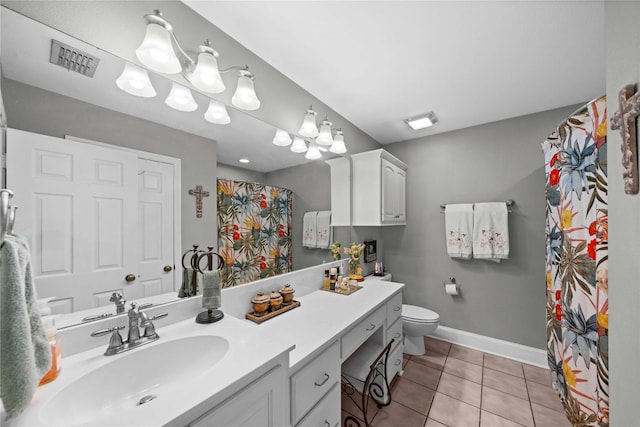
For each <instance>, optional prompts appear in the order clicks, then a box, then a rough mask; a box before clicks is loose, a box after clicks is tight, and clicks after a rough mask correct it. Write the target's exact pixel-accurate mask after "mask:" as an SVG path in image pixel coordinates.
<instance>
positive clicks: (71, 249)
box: [7, 129, 142, 312]
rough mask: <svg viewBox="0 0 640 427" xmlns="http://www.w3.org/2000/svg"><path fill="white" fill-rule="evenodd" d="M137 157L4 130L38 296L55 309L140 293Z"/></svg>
mask: <svg viewBox="0 0 640 427" xmlns="http://www.w3.org/2000/svg"><path fill="white" fill-rule="evenodd" d="M137 180H138V159H137V155H136V154H135V153H132V152H127V151H122V150H117V149H111V148H105V147H99V146H95V145H90V144H86V143H81V142H73V141H68V140H62V139H59V138H54V137H49V136H45V135H38V134H33V133H28V132H23V131H18V130H14V129H8V130H7V185H8V187H9V188H11V189H12V190H13V191H14V193H15V195H14V198H13V199H12V203H14V204H16V205H18V206H19V209H18V212H17V215H16V223H15V231H16V233H17V234H21V235H24V236H26V237H27V238H28V240H29V244H30V246H31V251H32V263H33V267H34V278H35V282H36V287H37V290H38V294H39V296H40V298H45V297H50V296H52V297H53V296H55V299H56V303H55V304H54V306H56V308H57V309H56V311H58V312H69V311H77V310H84V309H88V308H93V307H97V306H100V305H104V304H110V303H109V301H108V299H109V296H110V294H111V293H112V292H114V291H120V292H124V294H125V297H126V298H127V300H132V299H135V298H139V297H140V296H142V292H141V290H140V288H141V286H138V285H137V281H133V282H127V281H125V276H126V275H128V274H134V275H135V276H137V275H138V273H137V268H138V266H137V259H138V254H137V251H138V245H137V244H136V242H137V241H138V237H137V236H138V218H137V200H138V195H137V189H138V187H137Z"/></svg>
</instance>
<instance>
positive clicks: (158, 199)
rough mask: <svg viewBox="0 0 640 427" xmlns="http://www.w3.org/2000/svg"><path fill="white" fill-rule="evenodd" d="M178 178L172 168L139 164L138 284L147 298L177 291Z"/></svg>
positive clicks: (153, 163) (145, 162) (155, 163)
mask: <svg viewBox="0 0 640 427" xmlns="http://www.w3.org/2000/svg"><path fill="white" fill-rule="evenodd" d="M174 174H175V168H174V165H172V164H169V163H164V162H159V161H155V160H149V159H144V158H140V159H139V160H138V224H139V232H138V239H139V240H138V245H139V246H138V253H139V264H138V274H139V277H138V279H137V280H138V281H139V283H140V285H141V292H142V294H143V295H142V296H145V297H147V296H151V295H158V294H163V293H167V292H172V291H174V283H175V282H174V277H175V266H174V258H175V257H174V256H173V252H174V241H175V230H174V229H173V225H174V220H173V200H174V194H173V193H174ZM165 269H166V270H168V271H166V270H165Z"/></svg>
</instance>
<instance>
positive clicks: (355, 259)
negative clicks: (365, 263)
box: [344, 242, 364, 281]
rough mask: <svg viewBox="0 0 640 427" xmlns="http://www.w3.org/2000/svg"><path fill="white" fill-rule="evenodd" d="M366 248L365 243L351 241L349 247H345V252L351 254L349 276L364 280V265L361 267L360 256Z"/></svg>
mask: <svg viewBox="0 0 640 427" xmlns="http://www.w3.org/2000/svg"><path fill="white" fill-rule="evenodd" d="M363 250H364V244H363V243H354V242H351V243H350V244H349V246H348V247H346V248H344V253H345V254H347V255H349V278H350V279H355V280H358V281H362V280H364V277H362V267H360V256H361V255H362V251H363Z"/></svg>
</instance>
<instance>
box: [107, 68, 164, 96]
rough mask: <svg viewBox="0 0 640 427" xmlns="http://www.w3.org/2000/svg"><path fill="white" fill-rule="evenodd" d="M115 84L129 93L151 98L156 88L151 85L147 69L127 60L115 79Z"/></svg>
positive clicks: (154, 94)
mask: <svg viewBox="0 0 640 427" xmlns="http://www.w3.org/2000/svg"><path fill="white" fill-rule="evenodd" d="M116 85H118V87H119V88H120V89H122V90H123V91H125V92H127V93H128V94H130V95H134V96H141V97H143V98H153V97H154V96H156V90H155V89H154V88H153V85H151V81H150V80H149V74H147V70H145V69H142V68H140V67H137V66H135V65H133V64H129V63H128V62H127V63H125V64H124V70H122V74H120V77H118V79H117V80H116Z"/></svg>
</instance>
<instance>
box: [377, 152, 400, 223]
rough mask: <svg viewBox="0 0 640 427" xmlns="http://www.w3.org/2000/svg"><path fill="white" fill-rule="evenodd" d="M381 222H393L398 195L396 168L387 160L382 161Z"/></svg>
mask: <svg viewBox="0 0 640 427" xmlns="http://www.w3.org/2000/svg"><path fill="white" fill-rule="evenodd" d="M381 167H382V206H381V209H382V212H381V221H382V222H395V221H396V211H397V207H398V194H397V191H396V187H397V179H398V178H397V175H398V174H397V168H396V167H395V166H394V165H392V164H391V163H389V162H388V161H387V160H385V159H382V162H381Z"/></svg>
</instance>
